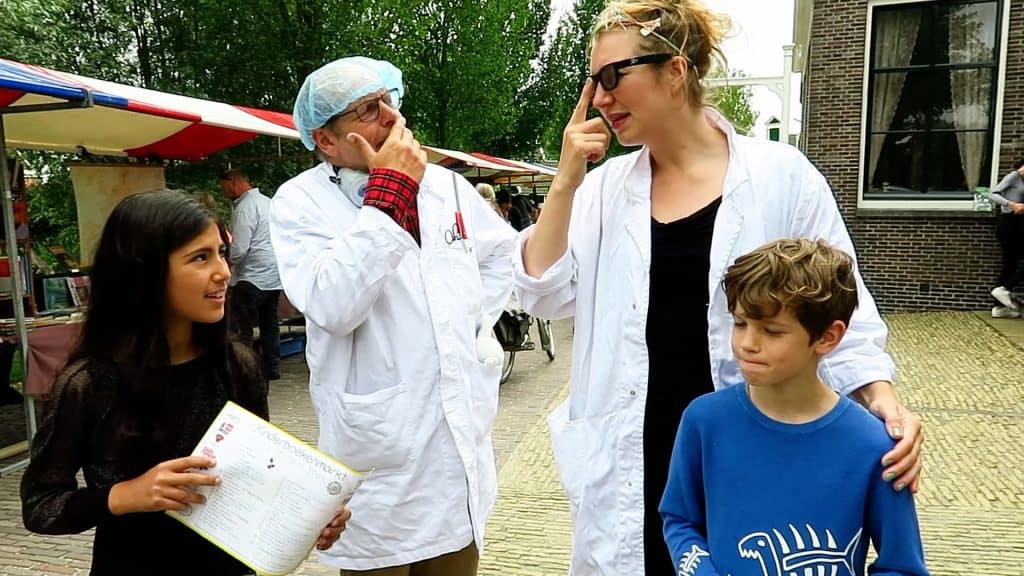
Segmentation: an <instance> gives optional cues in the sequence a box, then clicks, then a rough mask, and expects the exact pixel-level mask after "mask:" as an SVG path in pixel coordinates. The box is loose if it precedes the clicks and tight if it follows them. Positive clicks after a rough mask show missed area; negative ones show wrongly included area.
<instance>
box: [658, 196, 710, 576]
mask: <svg viewBox="0 0 1024 576" xmlns="http://www.w3.org/2000/svg"><path fill="white" fill-rule="evenodd" d="M720 204H721V198H718V199H716V200H714V201H713V202H711V203H710V204H708V205H707V206H705V207H704V208H701V209H700V210H699V211H697V212H695V213H694V214H691V215H690V216H687V217H686V218H683V219H681V220H676V221H675V222H670V223H668V224H662V223H660V222H657V221H656V220H654V219H653V218H652V219H651V296H650V304H649V307H648V310H647V353H648V358H649V361H650V373H649V375H648V380H647V404H646V407H645V412H644V556H645V559H646V562H645V564H646V566H645V574H646V575H647V576H655V575H657V576H661V575H664V576H674V575H675V574H676V573H677V569H676V568H675V567H674V566H673V563H672V558H671V556H670V555H669V551H668V547H667V546H666V545H665V538H664V535H663V531H662V522H661V515H660V514H658V505H659V504H660V503H661V495H662V493H663V492H664V491H665V484H666V482H667V481H668V467H669V462H670V460H671V458H672V447H673V445H674V443H675V439H676V430H677V429H678V428H679V422H680V420H682V417H683V410H685V409H686V407H687V406H689V404H690V402H691V401H692V400H693V399H694V398H696V397H697V396H700V395H701V394H704V393H706V392H711V391H712V390H713V389H714V385H713V384H712V381H711V358H710V353H709V352H708V274H709V273H710V269H711V236H712V232H713V231H714V227H715V216H716V215H717V214H718V207H719V205H720Z"/></svg>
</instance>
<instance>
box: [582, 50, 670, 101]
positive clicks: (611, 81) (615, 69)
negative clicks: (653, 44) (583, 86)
mask: <svg viewBox="0 0 1024 576" xmlns="http://www.w3.org/2000/svg"><path fill="white" fill-rule="evenodd" d="M673 56H675V55H674V54H667V53H663V54H645V55H643V56H636V57H634V58H627V59H625V60H619V61H618V62H612V63H610V64H605V65H604V66H602V67H601V69H600V70H598V71H597V72H596V73H594V74H591V75H590V76H589V78H590V79H591V80H593V81H594V82H600V83H601V87H602V88H604V89H605V91H606V92H608V91H611V90H615V87H616V86H618V85H619V78H621V77H622V69H623V68H629V67H630V66H639V65H641V64H660V63H661V62H665V61H666V60H671V59H672V57H673Z"/></svg>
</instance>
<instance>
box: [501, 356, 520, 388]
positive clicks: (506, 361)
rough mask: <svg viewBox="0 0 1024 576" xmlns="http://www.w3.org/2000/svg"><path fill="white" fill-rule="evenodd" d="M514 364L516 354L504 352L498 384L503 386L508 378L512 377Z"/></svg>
mask: <svg viewBox="0 0 1024 576" xmlns="http://www.w3.org/2000/svg"><path fill="white" fill-rule="evenodd" d="M515 363H516V353H515V352H510V351H508V350H506V351H505V354H504V358H503V359H502V362H501V379H500V380H498V384H504V383H505V382H506V381H507V380H508V377H509V376H511V375H512V366H513V365H514V364H515Z"/></svg>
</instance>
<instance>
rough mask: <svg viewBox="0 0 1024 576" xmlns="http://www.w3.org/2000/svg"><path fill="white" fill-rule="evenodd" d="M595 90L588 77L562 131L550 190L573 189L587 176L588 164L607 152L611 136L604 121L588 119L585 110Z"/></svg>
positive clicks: (599, 118) (597, 118)
mask: <svg viewBox="0 0 1024 576" xmlns="http://www.w3.org/2000/svg"><path fill="white" fill-rule="evenodd" d="M596 89H597V88H596V87H595V84H594V81H593V80H592V79H590V78H587V81H586V83H585V84H584V85H583V90H582V92H580V99H579V101H578V102H576V108H574V109H573V111H572V117H570V118H569V123H568V124H566V125H565V130H564V131H563V132H562V153H561V155H560V156H559V158H558V174H557V175H556V176H555V181H556V182H552V187H555V185H556V183H557V184H558V186H559V187H561V188H565V189H568V190H576V188H579V186H580V184H582V183H583V177H584V176H586V175H587V163H588V162H597V161H599V160H601V159H602V158H604V155H605V153H606V152H607V151H608V146H609V145H610V144H611V140H612V134H611V132H610V131H609V130H608V127H607V126H606V125H605V123H604V120H603V119H602V118H601V117H596V118H591V119H590V120H587V110H589V109H590V103H591V101H592V100H593V99H594V92H595V90H596Z"/></svg>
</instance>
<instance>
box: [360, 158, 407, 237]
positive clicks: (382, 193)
mask: <svg viewBox="0 0 1024 576" xmlns="http://www.w3.org/2000/svg"><path fill="white" fill-rule="evenodd" d="M419 189H420V185H419V183H418V182H416V181H415V180H413V179H412V178H411V177H409V176H408V175H406V174H403V173H402V172H399V171H397V170H391V169H388V168H374V169H373V170H370V179H369V180H368V181H367V183H366V194H365V195H364V196H363V204H364V205H366V206H373V207H374V208H377V209H378V210H380V211H381V212H383V213H385V214H387V215H388V216H390V217H391V219H392V220H394V221H395V223H397V224H398V225H399V226H401V227H402V229H403V230H405V231H406V232H408V233H409V235H411V236H412V237H413V239H414V240H416V244H419V243H420V215H419V212H418V211H417V208H416V194H417V192H419Z"/></svg>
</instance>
